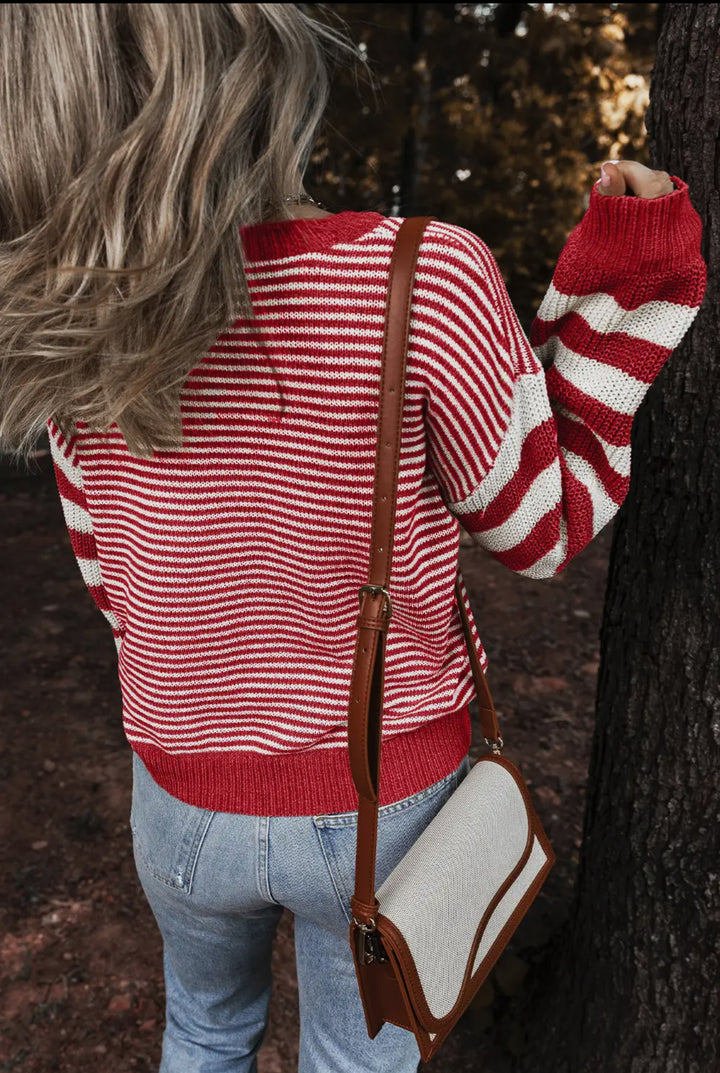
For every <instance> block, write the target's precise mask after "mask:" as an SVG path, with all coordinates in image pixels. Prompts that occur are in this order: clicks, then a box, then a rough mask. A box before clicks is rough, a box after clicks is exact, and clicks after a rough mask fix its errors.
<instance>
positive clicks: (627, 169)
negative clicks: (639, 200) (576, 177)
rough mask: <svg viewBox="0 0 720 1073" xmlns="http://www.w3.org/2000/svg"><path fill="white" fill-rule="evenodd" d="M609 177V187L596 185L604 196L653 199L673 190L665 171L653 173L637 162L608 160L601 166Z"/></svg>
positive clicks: (670, 180)
mask: <svg viewBox="0 0 720 1073" xmlns="http://www.w3.org/2000/svg"><path fill="white" fill-rule="evenodd" d="M602 168H603V170H604V171H605V173H606V174H608V175H610V177H611V182H610V185H609V186H602V185H601V184H596V189H597V190H598V191H599V192H600V193H601V194H604V195H608V194H610V195H611V196H617V195H619V194H624V193H627V194H635V196H636V197H644V198H655V197H663V196H664V195H665V194H672V193H673V191H674V189H675V184H674V183H673V181H672V179H671V178H670V175H669V173H668V172H667V171H660V170H659V171H653V170H652V169H651V168H647V167H646V166H645V165H644V164H640V163H639V161H637V160H610V161H605V163H604V164H603V165H602Z"/></svg>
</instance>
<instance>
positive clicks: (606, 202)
mask: <svg viewBox="0 0 720 1073" xmlns="http://www.w3.org/2000/svg"><path fill="white" fill-rule="evenodd" d="M670 178H671V179H672V180H673V182H674V183H675V186H676V189H675V190H674V191H673V192H672V193H671V194H664V195H663V196H662V197H655V198H645V197H636V196H635V195H628V194H625V195H619V196H608V195H607V194H601V193H599V191H598V189H597V187H596V186H595V185H593V187H592V189H591V191H590V203H589V205H588V208H587V212H586V213H585V215H584V217H583V218H582V220H581V221H580V223H579V224H578V225H577V227H576V228H575V231H576V232H577V233H578V234H577V238H578V240H579V241H581V243H582V246H583V247H585V249H586V250H587V251H588V252H589V251H592V258H593V261H594V262H595V263H596V264H597V263H598V262H602V261H612V262H613V263H614V264H615V265H616V266H622V267H623V268H626V269H628V270H629V271H630V270H631V271H633V272H634V273H637V270H638V265H640V264H642V265H643V266H644V267H645V268H646V269H651V268H652V266H653V265H654V264H657V265H658V266H661V267H662V269H663V271H667V269H668V267H671V268H672V267H678V268H680V267H683V266H686V265H687V264H688V262H690V261H693V260H695V259H696V258H697V257H698V256H699V252H700V240H701V237H702V220H701V219H700V216H699V215H698V213H697V211H696V210H695V208H694V207H693V204H692V202H691V200H690V194H689V192H688V185H687V183H686V182H684V181H683V179H681V178H680V177H679V176H678V175H671V176H670Z"/></svg>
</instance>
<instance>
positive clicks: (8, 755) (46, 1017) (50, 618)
mask: <svg viewBox="0 0 720 1073" xmlns="http://www.w3.org/2000/svg"><path fill="white" fill-rule="evenodd" d="M40 446H41V447H42V446H43V441H41V445H40ZM35 465H36V467H37V472H35V473H32V474H30V475H28V474H26V473H25V472H24V471H23V470H21V469H18V468H17V467H15V466H12V465H10V464H9V463H8V462H7V461H6V462H4V463H2V462H0V518H1V526H2V528H1V532H0V539H1V540H2V547H3V549H4V562H5V566H4V568H3V570H2V577H1V580H0V585H1V586H2V588H1V589H0V621H1V623H2V626H1V630H0V637H1V639H2V647H3V654H4V660H3V664H4V673H3V675H2V679H1V680H0V787H1V789H2V810H1V813H0V815H1V816H2V832H1V838H2V847H3V859H4V861H3V867H2V870H1V871H0V1070H20V1071H22V1073H55V1071H57V1073H70V1071H72V1073H77V1071H82V1073H130V1071H133V1073H136V1071H137V1073H139V1071H155V1070H157V1068H158V1065H159V1057H160V1042H161V1035H162V1029H163V1020H164V1014H163V1003H164V995H163V977H162V963H161V945H160V939H159V934H158V932H157V929H156V926H155V923H154V919H153V917H152V915H151V913H150V909H149V907H148V905H147V903H146V902H145V899H144V896H143V894H142V891H141V888H140V885H139V883H138V881H137V879H136V875H135V870H134V864H133V858H132V845H131V836H130V830H129V825H128V818H129V812H130V790H131V752H130V748H129V746H128V744H127V742H126V740H125V738H124V735H123V731H122V725H121V718H120V713H121V698H120V689H119V684H118V681H117V655H116V650H115V645H114V643H113V640H112V635H111V631H110V628H109V626H108V625H107V624H106V622H105V620H104V619H103V617H102V616H101V614H100V612H99V611H98V610H97V608H96V606H95V604H94V602H93V601H92V599H91V597H90V595H89V593H88V592H87V589H86V588H85V585H84V583H83V581H82V577H81V575H80V572H79V570H78V567H77V564H76V562H75V559H74V557H73V554H72V550H71V548H70V543H69V539H68V536H67V531H66V529H65V524H64V520H63V516H62V510H61V507H60V501H59V498H58V493H57V488H56V485H55V480H54V477H53V472H52V464H51V461H50V457H49V455H48V454H47V453H46V452H45V453H43V452H42V451H41V452H40V453H39V455H38V457H37V459H36V463H35ZM611 539H612V526H607V527H606V528H605V530H603V532H602V533H601V534H600V536H599V537H598V538H597V539H596V540H595V541H594V543H593V544H592V545H590V547H588V548H586V549H585V551H584V552H583V553H582V554H580V555H579V556H578V557H577V558H576V559H575V560H574V561H573V562H572V563H571V564H570V566H569V567H568V568H567V569H566V570H565V571H564V572H563V573H562V574H560V575H559V576H558V577H556V578H553V579H552V580H551V581H539V582H535V581H531V580H529V579H527V578H522V577H518V576H516V575H515V574H513V573H512V572H511V571H509V570H507V569H506V568H505V567H503V566H501V565H500V564H499V563H497V562H495V561H494V560H493V559H492V558H491V557H490V556H489V555H488V554H487V553H486V552H484V551H482V549H479V548H476V547H463V549H462V551H461V565H462V568H463V573H464V576H465V579H466V582H467V585H468V590H469V592H470V596H471V601H472V604H473V608H474V611H475V616H476V620H477V622H478V628H479V630H480V634H481V636H482V637H483V640H484V643H485V645H486V647H487V651H488V657H489V660H490V666H489V671H488V684H489V685H490V688H491V690H492V693H493V697H494V700H495V705H496V708H497V711H498V718H499V722H500V727H501V732H502V733H503V736H504V739H505V755H507V756H508V757H509V758H510V759H512V760H514V761H515V762H516V763H517V764H518V766H519V767H520V769H521V771H522V773H523V775H524V777H525V778H526V781H527V783H528V785H529V787H530V792H531V794H532V796H533V800H534V803H535V806H536V809H537V811H538V813H539V815H540V819H541V821H542V823H543V825H544V827H545V830H546V831H547V834H548V836H549V838H550V841H551V843H552V844H553V847H554V849H555V852H556V854H557V863H556V865H555V867H554V868H553V870H552V871H551V873H550V875H549V877H548V879H547V880H546V883H545V885H544V887H543V890H542V892H541V894H540V896H539V897H538V898H537V899H536V901H535V902H534V903H533V905H532V906H531V909H530V911H529V912H528V914H527V916H526V917H525V919H524V920H523V922H522V923H521V925H520V928H519V929H518V931H517V932H516V933H515V936H514V937H513V940H512V942H511V944H510V946H509V947H508V948H507V950H506V951H505V952H504V954H503V956H502V957H501V959H500V961H499V962H498V964H497V965H496V967H495V969H494V970H493V972H492V974H491V977H490V979H489V981H488V982H487V983H486V984H485V985H484V987H483V988H482V989H481V991H480V992H479V994H478V996H477V997H476V999H475V1001H474V1002H473V1006H472V1007H471V1008H470V1009H469V1010H468V1011H467V1012H466V1014H465V1015H464V1017H463V1018H462V1019H461V1021H460V1023H459V1025H458V1026H457V1027H456V1029H455V1031H454V1032H453V1034H452V1035H451V1036H450V1038H449V1039H448V1040H447V1041H446V1043H445V1044H444V1045H443V1047H442V1049H441V1050H440V1052H439V1053H438V1055H437V1056H436V1058H435V1059H433V1061H431V1062H429V1063H427V1064H422V1065H421V1066H420V1069H421V1070H429V1071H432V1073H459V1071H468V1073H469V1071H470V1070H473V1071H475V1070H478V1069H483V1070H484V1071H485V1073H509V1071H510V1070H511V1069H512V1065H513V1056H514V1055H516V1054H517V1053H519V1051H520V1050H521V1049H522V1043H523V1027H522V1023H521V1021H520V1019H519V1017H518V1016H517V1015H516V1014H517V1010H518V1008H519V1004H520V1001H521V999H522V997H523V994H524V993H525V991H524V989H525V988H526V986H527V980H528V979H529V976H528V973H531V972H532V970H533V967H534V966H536V965H537V964H538V963H539V962H540V961H541V959H542V958H543V956H544V953H545V952H546V950H547V946H548V942H549V940H550V939H551V937H552V936H553V935H555V934H556V933H557V931H558V929H560V928H561V927H562V924H563V921H564V919H565V917H566V916H567V911H568V905H569V900H570V897H571V893H572V884H573V882H574V878H575V873H576V867H577V860H578V847H579V845H580V835H581V830H582V819H583V808H584V791H585V780H586V772H587V766H588V761H589V755H590V742H591V735H592V728H593V712H594V701H595V688H596V680H597V668H598V655H599V652H598V647H599V645H598V635H599V628H600V616H601V610H602V602H603V597H604V589H605V578H606V573H607V563H608V554H609V550H610V543H611ZM472 714H473V723H474V725H473V748H472V756H473V757H475V756H478V755H479V754H480V753H481V752H484V751H485V749H486V747H485V745H484V744H483V742H482V737H481V735H480V733H479V726H478V724H477V722H476V717H475V712H474V711H473V713H472ZM273 971H274V979H275V986H274V991H273V998H272V1003H271V1008H270V1017H269V1023H268V1029H267V1034H266V1036H265V1040H264V1042H263V1046H262V1049H261V1051H260V1057H259V1073H295V1070H296V1068H297V1048H298V1031H299V1023H298V1013H297V981H296V976H295V961H294V946H293V918H292V914H290V913H289V912H288V911H286V912H285V914H284V916H283V918H282V921H281V924H280V928H279V931H278V934H277V938H276V942H275V948H274V953H273ZM348 1073H352V1071H351V1070H348Z"/></svg>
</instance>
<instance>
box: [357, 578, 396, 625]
mask: <svg viewBox="0 0 720 1073" xmlns="http://www.w3.org/2000/svg"><path fill="white" fill-rule="evenodd" d="M364 592H369V593H371V594H372V595H373V596H377V595H378V594H379V593H382V594H383V596H384V597H385V601H386V602H385V609H384V611H383V614H384V615H386V616H387V618H388V619H391V618H392V601H391V600H390V593H389V592H388V591H387V589H385V588H383V586H382V585H361V586H360V592H359V593H358V599H359V601H360V606H361V607H362V594H363V593H364Z"/></svg>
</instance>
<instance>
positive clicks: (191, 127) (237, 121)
mask: <svg viewBox="0 0 720 1073" xmlns="http://www.w3.org/2000/svg"><path fill="white" fill-rule="evenodd" d="M306 6H307V5H296V4H0V57H1V59H0V72H1V76H0V130H1V131H2V137H1V138H0V279H1V281H2V282H1V283H0V448H2V449H3V450H4V451H9V452H10V453H11V454H12V455H13V456H14V458H15V460H16V461H20V460H21V459H23V460H24V461H25V462H26V463H27V462H28V460H29V458H30V457H31V453H32V450H33V447H34V446H35V445H36V440H37V437H38V435H40V434H41V433H43V432H44V431H45V430H46V426H47V421H48V419H49V418H50V417H52V418H54V419H55V421H56V422H57V423H58V425H59V426H60V428H61V430H62V432H63V434H64V435H65V436H66V437H67V438H70V437H71V436H72V434H73V433H74V432H75V428H74V423H75V421H77V420H82V421H83V422H85V423H86V424H87V426H88V427H89V428H91V429H95V430H99V431H101V432H103V431H107V430H108V427H109V426H110V425H111V424H112V423H113V422H115V423H116V424H117V427H118V428H119V429H120V431H121V432H122V434H123V436H124V439H125V443H126V445H127V448H128V450H129V451H130V453H131V454H132V455H134V456H135V457H138V458H150V457H152V455H153V453H154V452H155V451H161V450H175V449H178V448H179V447H181V446H182V442H183V441H182V419H181V413H180V392H181V390H182V386H183V383H184V381H185V379H186V378H187V375H188V373H189V372H190V371H191V370H192V369H193V368H194V367H195V366H196V365H198V364H199V362H200V360H201V358H202V356H203V354H204V353H205V352H206V351H207V350H208V348H209V347H210V345H211V344H212V343H213V342H214V340H215V339H216V338H217V336H218V334H219V333H220V332H221V331H222V330H223V329H224V328H226V327H227V326H229V324H231V323H232V322H233V320H235V319H236V318H237V317H252V316H253V312H252V305H251V302H250V294H249V290H248V285H247V280H246V276H245V269H244V263H243V260H244V256H243V248H242V242H241V239H240V232H239V228H240V227H242V226H244V225H248V224H254V223H259V222H262V221H263V220H265V219H267V218H268V217H273V218H283V219H284V218H289V217H290V216H291V215H292V214H291V212H290V210H289V208H288V205H287V204H285V203H284V202H283V197H284V196H286V195H288V194H291V193H301V192H302V189H303V186H302V183H303V175H304V172H305V169H306V167H307V164H308V163H309V160H310V157H311V154H312V150H313V147H314V142H315V138H316V133H317V127H318V126H319V124H320V121H321V119H322V116H323V112H324V110H325V106H326V103H327V99H328V96H329V85H330V73H329V69H328V64H327V58H328V56H330V55H332V56H333V58H340V59H343V58H347V59H348V60H360V61H362V62H363V63H364V58H363V56H362V53H361V52H360V51H359V50H358V48H357V46H356V45H355V44H354V43H353V42H352V41H351V39H350V38H349V36H347V35H345V34H344V33H343V32H341V31H336V30H334V29H332V28H330V27H329V26H327V25H324V24H323V23H321V22H319V21H318V20H317V19H313V18H311V17H310V16H309V15H307V14H306V13H305V12H304V11H303V10H301V8H304V7H306ZM318 6H320V7H324V6H325V5H318ZM334 17H335V18H338V16H337V15H335V16H334ZM339 21H341V22H342V20H339ZM366 69H367V68H366Z"/></svg>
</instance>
